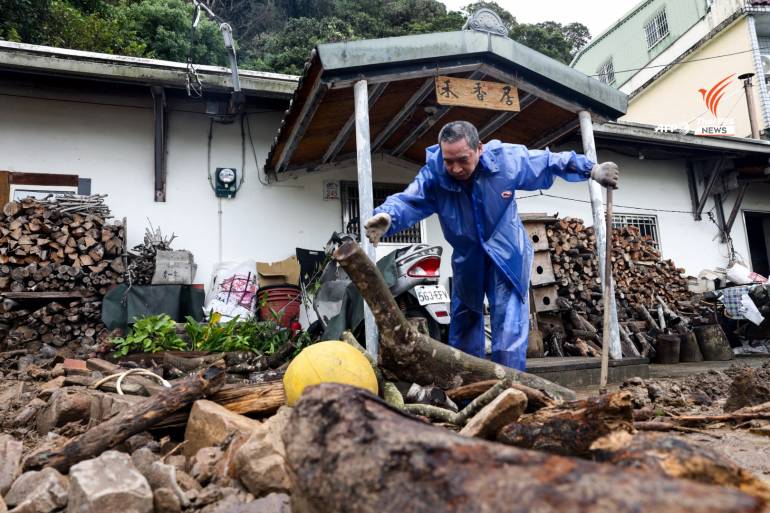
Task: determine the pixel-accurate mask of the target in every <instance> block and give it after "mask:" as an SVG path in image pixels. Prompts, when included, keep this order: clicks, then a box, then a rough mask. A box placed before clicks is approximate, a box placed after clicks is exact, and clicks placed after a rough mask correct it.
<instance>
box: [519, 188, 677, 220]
mask: <svg viewBox="0 0 770 513" xmlns="http://www.w3.org/2000/svg"><path fill="white" fill-rule="evenodd" d="M541 196H544V197H547V198H555V199H560V200H565V201H573V202H575V203H588V204H590V203H591V202H590V201H589V200H581V199H577V198H567V197H566V196H557V195H555V194H547V193H544V192H543V191H542V190H540V191H539V194H529V195H527V196H519V197H517V198H516V201H519V200H523V199H529V198H537V197H541ZM615 206H616V207H620V208H630V209H632V210H645V211H648V212H666V213H671V214H690V215H692V210H669V209H664V208H648V207H634V206H631V205H618V204H615Z"/></svg>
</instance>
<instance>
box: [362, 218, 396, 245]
mask: <svg viewBox="0 0 770 513" xmlns="http://www.w3.org/2000/svg"><path fill="white" fill-rule="evenodd" d="M364 228H366V238H367V239H369V241H370V242H371V243H372V244H374V245H375V246H376V245H377V244H379V243H380V239H381V238H382V236H383V235H385V232H387V231H388V228H390V214H386V213H385V212H382V213H381V214H377V215H376V216H373V217H370V218H369V220H368V221H366V223H364Z"/></svg>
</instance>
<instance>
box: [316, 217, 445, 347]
mask: <svg viewBox="0 0 770 513" xmlns="http://www.w3.org/2000/svg"><path fill="white" fill-rule="evenodd" d="M346 240H355V239H354V238H353V237H352V236H351V235H348V234H339V233H336V232H335V233H334V234H333V235H332V238H331V239H330V240H329V242H328V243H327V246H326V248H325V252H326V254H327V255H329V256H331V254H332V253H333V252H334V250H335V249H336V248H337V246H338V245H339V244H342V243H343V242H344V241H346ZM442 251H443V248H442V247H441V246H432V245H430V244H412V245H409V246H407V247H404V248H400V249H397V250H395V251H394V252H393V253H391V254H389V255H387V256H385V257H383V258H382V259H380V260H381V261H382V260H385V259H389V258H390V257H391V255H392V260H393V265H395V275H396V280H395V282H394V283H392V284H390V291H391V293H392V294H393V297H394V298H395V299H396V303H397V304H398V306H399V307H400V308H401V311H402V312H404V315H405V316H406V317H407V318H422V319H423V321H420V322H425V324H426V325H427V330H428V333H429V335H430V336H431V337H432V338H435V339H436V340H443V341H446V340H447V339H448V333H449V322H450V320H451V317H450V308H449V304H450V300H449V294H448V293H447V291H446V289H445V288H444V286H443V285H441V284H440V283H439V279H440V278H441V271H440V269H441V253H442ZM319 280H320V288H319V289H318V292H317V293H316V294H315V297H314V299H313V309H314V310H315V312H316V314H317V315H318V322H319V323H320V325H321V326H320V327H321V328H322V329H323V330H325V329H326V327H327V326H328V325H329V323H330V322H341V320H340V319H335V317H337V316H339V315H342V316H345V315H348V314H349V312H345V311H342V310H343V299H344V297H345V292H346V290H347V289H348V286H349V285H350V283H351V282H350V277H349V276H348V275H347V273H346V272H345V271H344V270H343V269H342V268H341V267H340V266H339V265H338V264H337V262H336V261H334V259H332V258H329V262H328V263H327V264H326V267H324V269H323V271H322V273H321V276H320V278H319ZM353 322H355V321H353V320H352V319H344V325H345V328H346V329H352V330H353V332H354V333H356V336H359V335H360V334H362V333H363V322H361V321H360V320H359V321H358V322H356V325H355V326H351V324H352V323H353Z"/></svg>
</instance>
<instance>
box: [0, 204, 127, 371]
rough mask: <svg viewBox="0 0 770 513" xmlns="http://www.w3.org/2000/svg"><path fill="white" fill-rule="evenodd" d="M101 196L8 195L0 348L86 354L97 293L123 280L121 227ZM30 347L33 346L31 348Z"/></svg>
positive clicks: (2, 224) (0, 254)
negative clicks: (17, 197)
mask: <svg viewBox="0 0 770 513" xmlns="http://www.w3.org/2000/svg"><path fill="white" fill-rule="evenodd" d="M104 198H105V196H103V195H94V196H66V197H48V198H44V199H35V198H26V199H23V200H20V201H12V202H9V203H7V204H6V205H5V206H4V207H3V211H2V214H1V215H0V296H2V297H3V299H2V302H0V349H3V350H21V349H23V348H26V349H28V350H35V349H41V348H43V347H46V346H47V347H48V348H65V346H66V349H67V351H69V352H70V353H69V354H73V355H79V356H83V355H87V354H92V353H93V352H94V351H95V349H96V348H97V346H98V345H99V343H101V342H105V341H106V340H107V330H106V328H105V327H104V325H103V324H102V323H101V321H100V316H101V298H102V297H103V296H104V295H105V294H106V293H107V291H108V290H109V289H110V288H111V287H112V286H113V285H115V284H116V283H122V282H123V281H124V271H125V266H124V260H123V256H122V253H123V240H124V236H125V234H124V230H123V226H122V225H121V224H119V223H113V222H110V221H108V220H109V218H110V211H109V208H108V207H107V205H106V204H105V202H104ZM33 352H34V351H33Z"/></svg>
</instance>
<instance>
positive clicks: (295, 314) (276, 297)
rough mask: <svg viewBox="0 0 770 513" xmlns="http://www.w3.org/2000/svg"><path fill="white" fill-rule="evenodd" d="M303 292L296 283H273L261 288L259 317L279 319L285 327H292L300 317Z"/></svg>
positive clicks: (259, 293)
mask: <svg viewBox="0 0 770 513" xmlns="http://www.w3.org/2000/svg"><path fill="white" fill-rule="evenodd" d="M301 293H302V290H301V289H300V288H299V287H297V286H296V285H273V286H269V287H263V288H261V289H259V292H258V293H257V296H258V298H259V303H258V304H260V305H262V306H260V307H259V318H260V319H262V320H263V321H273V320H277V322H278V323H279V324H280V325H281V326H283V327H284V328H289V329H291V326H292V324H293V323H295V322H297V320H298V319H299V306H300V304H301V303H302V297H301ZM273 313H275V315H273ZM276 317H277V318H278V319H276Z"/></svg>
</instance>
